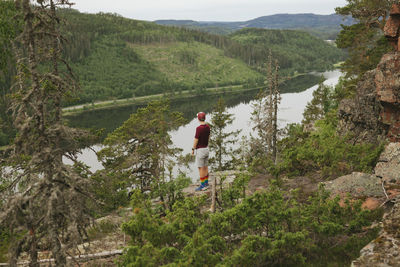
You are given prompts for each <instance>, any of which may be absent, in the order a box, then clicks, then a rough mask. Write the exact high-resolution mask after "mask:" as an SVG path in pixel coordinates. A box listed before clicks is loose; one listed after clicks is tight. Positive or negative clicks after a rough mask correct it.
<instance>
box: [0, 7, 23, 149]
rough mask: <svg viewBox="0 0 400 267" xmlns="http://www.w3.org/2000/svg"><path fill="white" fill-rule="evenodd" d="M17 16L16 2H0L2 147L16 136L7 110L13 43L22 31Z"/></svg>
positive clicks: (0, 143) (0, 113)
mask: <svg viewBox="0 0 400 267" xmlns="http://www.w3.org/2000/svg"><path fill="white" fill-rule="evenodd" d="M16 14H17V11H16V9H15V3H14V1H11V0H10V1H9V0H5V1H4V0H3V1H0V51H1V53H0V146H4V145H8V144H9V142H10V139H11V138H12V137H13V136H14V135H15V130H14V129H13V127H12V119H11V116H10V114H9V112H8V111H7V109H8V102H9V100H8V94H9V93H10V88H11V85H12V83H13V81H14V76H15V73H16V70H15V62H14V58H13V55H12V48H11V43H12V41H13V39H14V38H15V36H17V34H18V33H19V32H20V31H21V29H22V25H21V23H20V20H19V18H17V17H16Z"/></svg>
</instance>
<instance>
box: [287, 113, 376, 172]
mask: <svg viewBox="0 0 400 267" xmlns="http://www.w3.org/2000/svg"><path fill="white" fill-rule="evenodd" d="M336 124H337V119H336V117H335V115H334V112H331V113H329V114H328V116H326V117H325V118H324V119H322V120H319V121H317V122H316V123H315V127H316V130H315V131H312V132H307V131H305V130H304V126H302V125H289V126H288V129H287V130H288V134H287V137H285V138H284V139H283V140H282V141H281V142H280V151H281V163H280V164H281V165H282V170H283V171H284V172H286V173H287V174H288V175H289V176H296V175H304V174H306V173H308V172H311V171H317V170H321V171H322V174H323V175H324V176H326V177H328V176H331V177H332V176H334V177H337V176H340V175H343V174H348V173H351V172H353V171H362V172H371V171H372V169H373V168H374V167H375V165H376V162H377V160H378V159H379V155H380V153H381V152H382V150H383V144H381V145H375V144H351V143H350V142H348V139H347V138H346V137H341V136H339V135H338V134H337V130H336Z"/></svg>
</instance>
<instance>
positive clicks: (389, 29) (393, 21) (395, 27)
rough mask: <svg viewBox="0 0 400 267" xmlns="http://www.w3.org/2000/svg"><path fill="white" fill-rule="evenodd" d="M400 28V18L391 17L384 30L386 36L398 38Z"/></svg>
mask: <svg viewBox="0 0 400 267" xmlns="http://www.w3.org/2000/svg"><path fill="white" fill-rule="evenodd" d="M399 26H400V18H399V17H397V16H390V17H389V19H388V20H387V22H386V24H385V27H384V29H383V31H384V32H385V36H387V37H391V38H395V37H397V35H398V31H399Z"/></svg>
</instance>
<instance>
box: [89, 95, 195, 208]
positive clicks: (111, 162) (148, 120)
mask: <svg viewBox="0 0 400 267" xmlns="http://www.w3.org/2000/svg"><path fill="white" fill-rule="evenodd" d="M183 121H184V120H183V117H182V115H181V114H180V113H179V112H172V111H170V110H169V104H168V103H167V102H165V101H155V102H151V103H149V104H148V105H147V107H145V108H140V109H138V110H137V111H136V113H134V114H132V115H131V116H130V118H129V119H128V120H127V121H125V122H124V124H123V125H122V126H121V127H119V128H118V129H116V130H115V131H114V132H113V133H111V134H109V135H108V136H107V138H106V139H105V140H104V144H105V145H106V146H105V148H103V149H102V150H101V151H100V152H99V153H98V155H99V158H100V160H101V161H102V163H103V165H104V166H105V170H104V171H101V172H98V173H97V174H96V175H94V177H93V179H95V180H96V181H97V184H96V186H95V194H96V195H97V196H98V197H99V198H100V199H101V200H103V201H104V203H105V208H106V209H108V210H113V209H115V208H116V207H118V206H121V205H125V204H126V201H127V190H128V188H130V189H141V190H142V191H150V192H151V194H152V196H154V197H160V198H161V201H162V202H164V206H163V207H164V209H167V208H171V207H172V205H173V203H174V202H175V201H176V200H177V199H180V198H181V197H182V196H181V195H180V194H178V193H177V190H181V189H182V188H183V187H185V186H186V185H187V183H188V182H187V178H185V177H179V178H177V179H173V177H172V175H170V177H167V171H168V170H171V168H172V166H173V165H174V160H175V159H176V158H177V156H178V155H179V152H180V149H177V148H174V147H173V146H172V141H171V136H170V134H169V131H170V130H172V129H174V128H175V127H178V126H180V125H181V124H182V123H183ZM110 188H111V189H112V192H111V193H109V190H110Z"/></svg>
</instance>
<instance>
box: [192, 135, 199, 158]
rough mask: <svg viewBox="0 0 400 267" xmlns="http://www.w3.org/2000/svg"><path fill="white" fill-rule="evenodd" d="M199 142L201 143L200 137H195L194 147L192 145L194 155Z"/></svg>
mask: <svg viewBox="0 0 400 267" xmlns="http://www.w3.org/2000/svg"><path fill="white" fill-rule="evenodd" d="M198 143H199V139H197V138H195V139H194V142H193V147H192V155H194V151H195V149H196V147H197V144H198Z"/></svg>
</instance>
